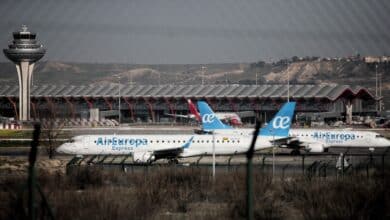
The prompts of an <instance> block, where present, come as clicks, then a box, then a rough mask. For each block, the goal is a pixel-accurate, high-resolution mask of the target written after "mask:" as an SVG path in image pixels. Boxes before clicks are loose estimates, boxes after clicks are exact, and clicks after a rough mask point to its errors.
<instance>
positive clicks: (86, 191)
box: [0, 167, 390, 220]
mask: <svg viewBox="0 0 390 220" xmlns="http://www.w3.org/2000/svg"><path fill="white" fill-rule="evenodd" d="M388 176H389V173H387V174H386V177H388ZM25 178H26V177H25V176H11V177H9V178H2V179H1V180H0V197H1V202H0V219H24V218H25V214H24V213H26V210H27V209H26V207H27V205H26V201H27V196H26V193H24V194H23V193H21V192H22V189H23V188H25V186H24V184H25ZM38 181H39V183H40V185H41V187H42V188H43V190H44V192H45V194H46V196H47V198H48V200H49V202H50V205H51V207H52V208H53V210H54V213H55V217H56V219H197V220H199V219H244V218H245V207H246V202H245V192H246V189H245V171H231V172H225V173H224V172H221V173H218V176H217V179H216V182H215V183H214V184H213V180H212V178H211V176H210V172H209V170H207V169H201V168H186V169H183V168H182V169H179V168H173V167H171V168H166V167H161V168H158V169H153V170H144V171H139V170H138V171H136V172H134V173H123V172H119V171H115V170H101V168H99V167H86V168H80V169H78V170H74V171H73V172H71V174H69V175H64V174H62V173H45V172H43V171H40V173H39V178H38ZM254 183H255V184H254V191H255V196H254V200H255V204H254V208H255V218H256V219H389V217H390V207H389V206H390V205H389V204H390V201H389V199H390V192H389V190H387V189H388V188H389V181H388V179H387V178H384V179H383V178H382V176H380V175H378V176H373V177H372V178H370V179H367V178H361V177H355V176H347V177H344V178H339V179H336V178H327V179H324V178H320V177H318V178H312V179H311V180H309V179H306V178H302V177H299V176H298V177H292V178H286V179H280V178H277V179H274V181H272V178H271V176H270V175H269V174H267V173H263V172H260V171H256V172H255V175H254ZM40 207H41V203H39V202H38V209H40ZM40 210H41V209H40ZM39 215H42V212H39Z"/></svg>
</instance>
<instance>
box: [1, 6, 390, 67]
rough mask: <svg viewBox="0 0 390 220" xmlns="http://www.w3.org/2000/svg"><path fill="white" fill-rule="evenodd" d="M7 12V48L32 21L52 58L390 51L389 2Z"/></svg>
mask: <svg viewBox="0 0 390 220" xmlns="http://www.w3.org/2000/svg"><path fill="white" fill-rule="evenodd" d="M0 15H1V19H0V30H1V32H0V43H1V45H2V48H6V47H7V45H8V44H9V43H10V41H11V40H12V36H11V33H12V32H13V31H15V30H19V29H20V26H21V25H22V24H26V25H27V26H28V27H29V29H30V30H31V31H33V32H36V33H37V38H38V40H39V41H40V42H41V43H42V44H43V45H44V46H45V47H46V48H47V54H46V55H45V56H44V58H43V60H50V61H63V62H88V63H132V64H208V63H237V62H244V63H249V62H255V61H258V60H264V61H276V60H278V59H281V58H288V57H292V56H320V57H340V56H351V55H354V54H357V53H359V54H361V55H374V56H379V55H384V54H386V55H389V54H390V22H389V21H390V1H388V0H376V1H369V0H239V1H238V0H110V1H107V0H83V1H77V0H67V1H53V0H35V1H31V0H18V1H15V0H1V1H0ZM4 61H6V58H5V57H4V56H0V62H4Z"/></svg>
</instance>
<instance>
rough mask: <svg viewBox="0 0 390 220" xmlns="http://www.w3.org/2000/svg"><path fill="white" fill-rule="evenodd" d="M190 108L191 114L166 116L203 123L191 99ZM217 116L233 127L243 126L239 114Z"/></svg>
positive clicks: (228, 113) (189, 101)
mask: <svg viewBox="0 0 390 220" xmlns="http://www.w3.org/2000/svg"><path fill="white" fill-rule="evenodd" d="M187 103H188V108H189V110H190V113H191V114H188V115H180V114H165V115H167V116H171V117H178V118H190V119H195V120H197V121H198V122H202V120H201V118H200V115H199V112H198V110H197V109H196V107H195V105H194V103H193V102H192V101H191V99H188V100H187ZM215 115H216V116H217V117H218V118H219V119H220V120H222V121H225V122H227V123H229V124H231V125H233V126H240V125H242V121H241V118H240V116H239V115H238V114H237V113H234V112H217V113H215Z"/></svg>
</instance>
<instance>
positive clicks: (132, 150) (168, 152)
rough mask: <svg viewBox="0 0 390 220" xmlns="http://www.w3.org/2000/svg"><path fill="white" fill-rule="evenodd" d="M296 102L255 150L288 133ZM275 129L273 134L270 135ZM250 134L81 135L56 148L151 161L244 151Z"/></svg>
mask: <svg viewBox="0 0 390 220" xmlns="http://www.w3.org/2000/svg"><path fill="white" fill-rule="evenodd" d="M294 109H295V102H289V103H286V104H285V105H284V106H283V107H282V108H281V109H280V111H279V112H278V113H277V114H276V116H275V117H274V118H273V119H272V120H271V122H270V123H269V124H268V125H267V126H266V127H264V128H263V129H261V131H260V132H259V137H258V138H257V141H256V145H255V150H260V149H263V148H268V147H272V141H273V140H275V139H283V138H286V137H287V136H288V132H289V129H290V126H291V121H292V116H293V114H294ZM271 132H272V136H271V135H270V134H271ZM251 140H252V137H251V136H248V135H246V136H242V135H231V134H201V135H199V134H192V135H167V134H161V135H82V136H76V137H74V138H72V142H71V143H64V144H62V145H61V146H60V147H59V148H57V152H59V153H66V154H76V155H126V154H132V155H133V158H134V161H135V162H139V163H150V162H153V161H155V160H158V159H161V158H167V159H170V160H171V161H172V162H177V158H180V157H191V156H199V155H210V154H212V153H213V145H214V147H215V153H216V154H217V155H230V154H237V153H245V152H246V151H247V150H248V148H249V145H250V142H251Z"/></svg>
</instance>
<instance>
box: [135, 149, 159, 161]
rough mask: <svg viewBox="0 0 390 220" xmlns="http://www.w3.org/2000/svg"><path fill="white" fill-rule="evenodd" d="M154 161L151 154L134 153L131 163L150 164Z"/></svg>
mask: <svg viewBox="0 0 390 220" xmlns="http://www.w3.org/2000/svg"><path fill="white" fill-rule="evenodd" d="M155 159H156V157H155V156H154V155H153V153H152V152H134V153H133V161H134V162H135V163H151V162H153V161H154V160H155Z"/></svg>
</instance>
